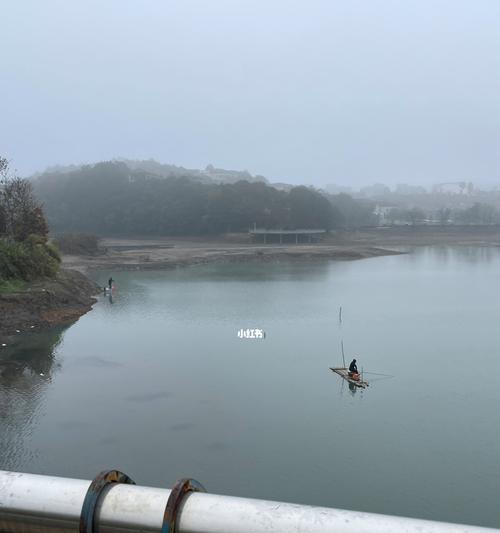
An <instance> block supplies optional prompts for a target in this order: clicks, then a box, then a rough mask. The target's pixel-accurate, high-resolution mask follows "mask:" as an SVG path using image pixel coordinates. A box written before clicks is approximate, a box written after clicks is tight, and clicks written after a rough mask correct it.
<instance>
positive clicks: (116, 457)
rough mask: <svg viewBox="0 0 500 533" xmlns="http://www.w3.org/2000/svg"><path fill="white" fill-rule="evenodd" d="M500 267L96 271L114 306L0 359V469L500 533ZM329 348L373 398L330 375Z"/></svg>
mask: <svg viewBox="0 0 500 533" xmlns="http://www.w3.org/2000/svg"><path fill="white" fill-rule="evenodd" d="M499 267H500V251H499V249H497V248H493V247H490V248H486V247H484V248H483V247H474V248H472V247H471V248H468V247H429V248H421V249H417V250H415V251H414V252H413V253H411V254H408V255H402V256H387V257H380V258H375V259H368V260H362V261H356V262H326V261H325V262H314V263H312V262H296V263H288V262H279V263H278V262H277V263H270V264H267V263H266V264H259V263H252V264H238V265H206V266H196V267H188V268H184V269H177V270H171V271H163V272H127V273H116V272H113V273H108V272H103V273H101V274H99V275H98V276H97V279H98V280H99V282H100V284H101V285H104V284H105V282H106V280H107V278H108V277H109V274H112V275H113V277H114V279H115V280H116V284H117V289H116V291H115V293H114V295H113V296H112V298H110V297H108V296H101V297H100V301H99V303H98V304H96V306H95V308H94V310H93V311H92V312H90V313H88V314H87V315H85V316H84V317H82V318H81V319H80V320H79V321H78V322H77V323H76V324H74V325H73V326H71V327H70V328H68V329H66V330H65V331H64V332H62V333H59V332H54V333H53V334H52V333H48V334H44V335H32V336H29V337H27V338H26V339H25V340H24V343H22V344H21V345H20V346H19V347H18V348H17V350H13V351H10V352H2V353H1V359H0V385H1V387H0V390H1V391H2V392H1V394H0V413H1V416H0V442H1V444H2V450H3V453H2V464H0V468H4V469H16V470H23V471H28V472H39V473H45V474H54V475H57V474H59V475H65V476H73V477H81V478H85V479H89V478H91V477H93V476H94V475H95V474H96V473H97V472H98V471H99V470H100V469H103V468H119V469H121V470H123V471H125V472H127V473H128V474H129V475H130V476H132V477H133V478H134V479H135V480H136V481H137V482H138V483H141V484H151V485H157V486H171V485H172V484H173V483H174V481H175V480H176V479H178V478H180V477H184V476H191V477H195V478H197V479H199V480H200V481H201V482H203V483H204V484H205V485H206V487H207V488H208V490H209V491H210V492H213V493H222V494H231V495H237V496H251V497H257V498H268V499H275V500H285V501H292V502H297V503H306V504H315V505H326V506H332V507H341V508H350V509H356V510H365V511H374V512H383V513H390V514H399V515H408V516H415V517H420V518H431V519H438V520H447V521H455V522H464V523H472V524H478V525H486V526H496V527H499V526H500V521H499V517H498V501H497V500H498V498H497V493H498V491H497V489H498V479H497V478H498V476H497V471H496V470H497V469H496V468H495V466H494V465H497V464H499V462H500V451H499V447H498V441H499V439H500V424H499V423H498V416H497V407H498V403H499V400H500V387H499V385H500V383H499V375H500V358H499V357H498V339H497V335H496V329H497V322H498V316H500V315H499V313H500V303H499V300H498V298H496V296H495V290H496V289H495V288H496V287H498V286H499V282H500V268H499ZM340 305H342V308H343V321H342V324H341V325H340V324H339V322H338V311H339V306H340ZM240 328H262V329H263V330H264V331H265V332H266V338H265V339H264V340H247V339H240V338H238V336H237V332H238V330H239V329H240ZM342 340H343V342H344V346H345V351H346V358H347V359H349V360H350V359H351V358H352V357H353V356H356V358H357V360H358V365H359V367H360V368H361V367H362V368H363V369H364V371H365V373H366V374H365V377H366V379H367V380H368V381H370V387H369V388H368V389H367V390H364V391H363V390H355V391H351V390H350V389H349V387H348V386H347V383H345V382H343V381H342V380H341V379H340V378H339V377H338V376H337V375H335V374H333V373H332V372H331V371H330V370H329V367H330V366H340V365H341V352H340V343H341V341H342ZM27 343H28V344H27ZM28 346H29V349H28ZM33 346H37V350H34V349H33ZM12 369H14V370H12ZM369 372H374V373H381V374H389V375H391V376H393V377H390V378H384V377H382V376H376V375H375V374H369ZM41 373H42V374H43V376H40V374H41Z"/></svg>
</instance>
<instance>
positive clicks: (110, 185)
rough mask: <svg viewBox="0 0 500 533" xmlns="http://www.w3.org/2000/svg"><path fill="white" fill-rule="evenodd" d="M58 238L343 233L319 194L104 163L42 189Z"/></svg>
mask: <svg viewBox="0 0 500 533" xmlns="http://www.w3.org/2000/svg"><path fill="white" fill-rule="evenodd" d="M35 187H36V191H37V193H38V195H39V196H40V198H41V199H42V200H43V202H44V205H45V209H46V212H47V214H48V218H49V222H50V225H51V227H52V228H53V230H55V231H57V232H62V231H65V232H86V233H96V234H136V235H137V234H144V235H154V234H179V235H187V234H203V233H212V234H215V233H226V232H239V231H247V230H248V228H249V227H253V225H254V224H256V225H257V226H258V227H265V228H285V227H287V228H323V229H330V228H332V227H336V226H337V225H339V224H340V222H341V219H342V217H341V214H340V213H339V211H338V209H337V208H336V207H335V206H332V204H331V203H330V202H329V201H328V200H327V199H326V198H325V197H324V196H323V195H322V194H321V193H320V192H318V191H316V190H314V189H310V188H307V187H295V188H293V189H292V190H291V191H290V192H289V193H287V192H285V191H280V190H277V189H275V188H274V187H271V186H269V185H267V184H265V183H263V182H251V183H250V182H248V181H245V180H241V181H238V182H236V183H231V184H205V183H201V182H199V181H196V180H193V179H191V178H189V177H159V176H157V175H151V174H148V173H147V172H144V171H143V170H140V171H137V170H135V171H134V170H130V168H129V167H127V165H125V164H123V163H116V162H111V163H100V164H98V165H94V166H84V167H82V168H81V169H77V170H75V171H72V172H67V173H54V172H52V173H47V174H44V175H42V176H41V177H39V178H38V179H37V180H36V182H35Z"/></svg>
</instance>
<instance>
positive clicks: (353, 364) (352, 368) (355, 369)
mask: <svg viewBox="0 0 500 533" xmlns="http://www.w3.org/2000/svg"><path fill="white" fill-rule="evenodd" d="M349 372H353V373H354V374H358V367H357V366H356V359H353V360H352V362H351V364H350V365H349Z"/></svg>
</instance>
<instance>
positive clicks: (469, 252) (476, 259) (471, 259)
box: [408, 245, 498, 265]
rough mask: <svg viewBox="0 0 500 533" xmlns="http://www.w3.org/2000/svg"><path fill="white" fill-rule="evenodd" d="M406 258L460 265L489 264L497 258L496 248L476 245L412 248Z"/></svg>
mask: <svg viewBox="0 0 500 533" xmlns="http://www.w3.org/2000/svg"><path fill="white" fill-rule="evenodd" d="M411 252H412V253H411V254H410V255H409V256H408V257H409V258H410V260H412V261H413V262H418V261H421V260H422V258H426V259H429V260H432V261H434V262H436V263H440V264H443V265H445V264H448V263H450V262H460V263H469V264H476V263H481V264H484V263H490V262H491V261H493V260H494V259H496V258H497V257H498V246H491V245H484V246H481V245H479V246H478V245H476V246H467V245H461V246H447V245H436V246H426V247H424V248H414V249H412V251H411Z"/></svg>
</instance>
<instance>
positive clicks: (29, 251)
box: [0, 157, 60, 290]
mask: <svg viewBox="0 0 500 533" xmlns="http://www.w3.org/2000/svg"><path fill="white" fill-rule="evenodd" d="M48 232H49V229H48V225H47V222H46V220H45V216H44V213H43V210H42V204H41V202H40V200H38V199H37V198H36V196H35V194H34V192H33V185H32V183H31V182H30V181H28V180H26V179H21V178H19V177H17V176H15V175H12V174H11V172H10V170H9V164H8V161H7V159H5V158H3V157H0V290H9V289H12V288H13V287H16V286H18V285H16V284H18V283H19V282H21V283H22V282H25V281H31V280H34V279H37V278H40V277H53V276H55V275H56V274H57V272H58V270H59V262H60V258H59V254H58V252H57V249H56V248H55V247H54V246H53V245H51V244H50V243H49V242H48Z"/></svg>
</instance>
